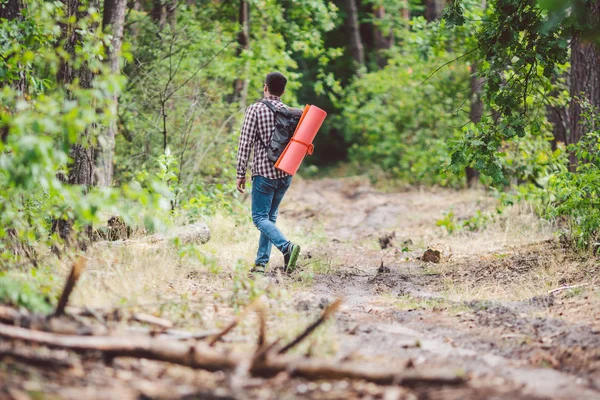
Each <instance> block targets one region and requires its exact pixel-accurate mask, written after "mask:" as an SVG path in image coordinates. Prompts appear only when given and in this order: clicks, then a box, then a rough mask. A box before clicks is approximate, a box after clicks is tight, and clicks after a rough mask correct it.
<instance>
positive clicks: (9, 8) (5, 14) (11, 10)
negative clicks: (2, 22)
mask: <svg viewBox="0 0 600 400" xmlns="http://www.w3.org/2000/svg"><path fill="white" fill-rule="evenodd" d="M22 9H23V2H22V0H8V1H6V2H4V4H2V7H0V18H6V19H8V20H11V19H20V17H21V10H22Z"/></svg>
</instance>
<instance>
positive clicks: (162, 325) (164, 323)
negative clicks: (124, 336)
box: [131, 313, 173, 329]
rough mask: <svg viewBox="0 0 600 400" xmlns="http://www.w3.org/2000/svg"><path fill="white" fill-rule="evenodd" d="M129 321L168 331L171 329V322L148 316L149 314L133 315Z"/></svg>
mask: <svg viewBox="0 0 600 400" xmlns="http://www.w3.org/2000/svg"><path fill="white" fill-rule="evenodd" d="M131 319H132V320H134V321H137V322H143V323H146V324H150V325H156V326H158V327H160V328H164V329H170V328H172V327H173V323H172V322H171V321H169V320H168V319H164V318H158V317H155V316H154V315H150V314H142V313H135V314H133V315H132V316H131Z"/></svg>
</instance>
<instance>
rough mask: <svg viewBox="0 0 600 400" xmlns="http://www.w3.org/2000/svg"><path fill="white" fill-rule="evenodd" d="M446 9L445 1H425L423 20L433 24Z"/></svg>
mask: <svg viewBox="0 0 600 400" xmlns="http://www.w3.org/2000/svg"><path fill="white" fill-rule="evenodd" d="M444 7H446V1H445V0H425V19H426V20H427V22H433V21H435V20H436V19H438V18H439V17H440V16H441V15H442V12H443V11H444Z"/></svg>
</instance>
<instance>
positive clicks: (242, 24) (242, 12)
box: [232, 0, 250, 109]
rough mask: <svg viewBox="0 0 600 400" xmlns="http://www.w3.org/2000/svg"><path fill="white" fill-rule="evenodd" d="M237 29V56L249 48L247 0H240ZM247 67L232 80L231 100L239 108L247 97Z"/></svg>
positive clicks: (248, 8)
mask: <svg viewBox="0 0 600 400" xmlns="http://www.w3.org/2000/svg"><path fill="white" fill-rule="evenodd" d="M238 24H239V31H238V35H237V49H236V51H235V55H236V57H237V58H239V57H240V56H241V55H242V53H243V52H244V51H247V50H249V49H250V4H249V3H248V1H247V0H240V8H239V12H238ZM246 74H247V68H244V73H243V75H244V76H242V77H238V78H236V80H235V81H234V82H233V96H232V100H233V101H237V102H239V103H240V108H241V109H245V108H246V100H247V97H248V79H247V78H246Z"/></svg>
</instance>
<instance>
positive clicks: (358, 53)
mask: <svg viewBox="0 0 600 400" xmlns="http://www.w3.org/2000/svg"><path fill="white" fill-rule="evenodd" d="M346 14H347V18H348V19H347V26H348V29H349V30H350V32H349V34H350V50H351V52H352V57H353V58H354V60H355V61H356V63H357V64H358V65H359V66H360V67H363V66H364V65H365V49H364V46H363V42H362V39H361V37H360V26H359V24H358V9H357V7H356V0H346Z"/></svg>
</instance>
